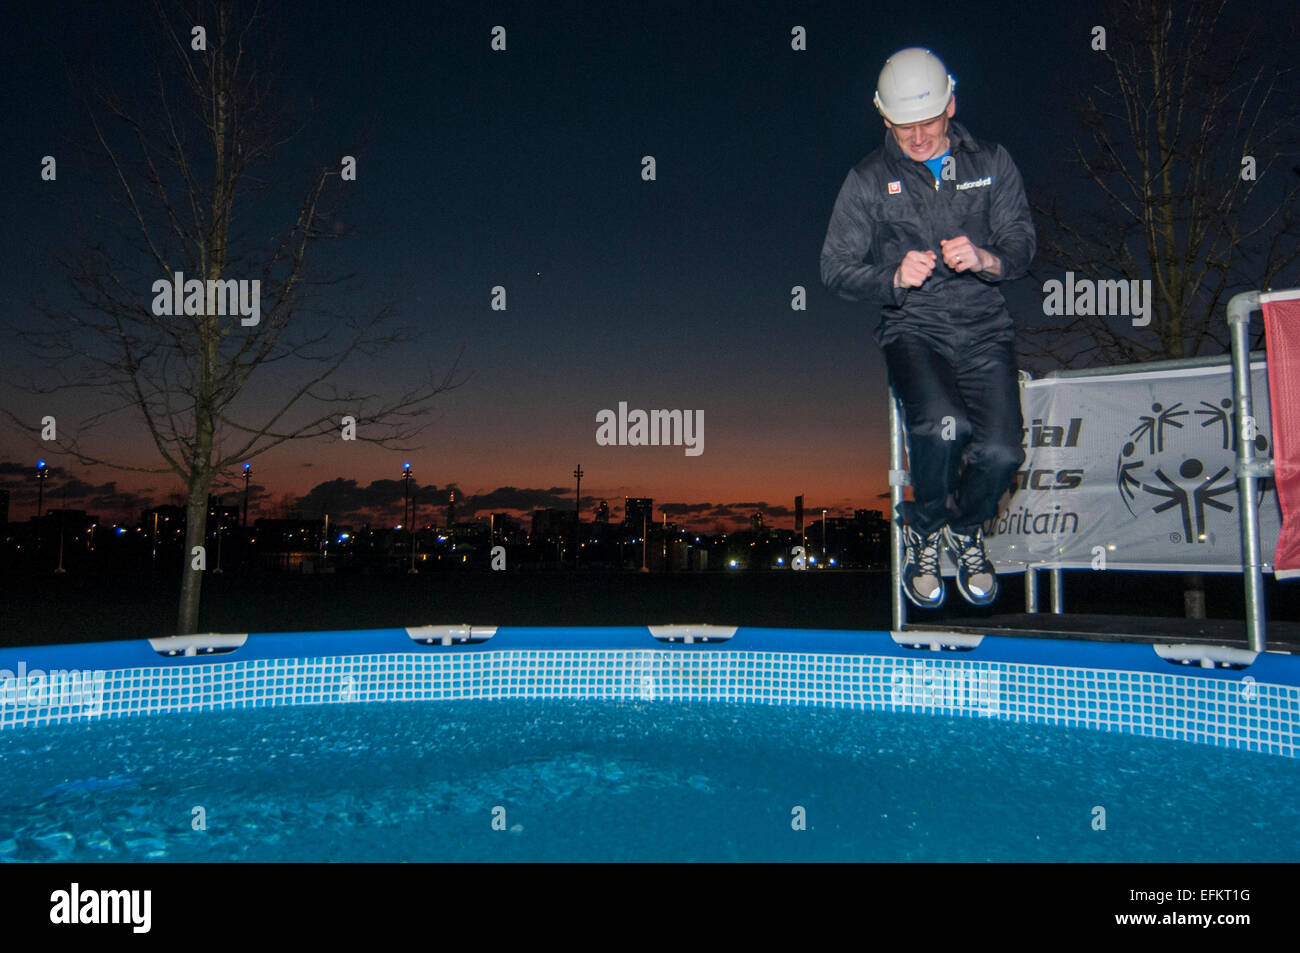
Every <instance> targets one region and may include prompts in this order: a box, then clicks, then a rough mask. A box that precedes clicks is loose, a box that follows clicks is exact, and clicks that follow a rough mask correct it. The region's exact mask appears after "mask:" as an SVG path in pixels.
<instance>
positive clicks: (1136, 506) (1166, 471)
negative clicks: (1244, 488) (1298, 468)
mask: <svg viewBox="0 0 1300 953" xmlns="http://www.w3.org/2000/svg"><path fill="white" fill-rule="evenodd" d="M1187 418H1193V419H1187ZM1196 418H1199V422H1200V428H1199V430H1197V429H1194V428H1193V426H1192V425H1194V424H1195V423H1196ZM1211 428H1213V429H1215V430H1217V436H1218V438H1219V440H1218V441H1217V442H1218V444H1219V446H1217V447H1216V446H1214V442H1213V441H1212V440H1209V439H1207V436H1205V435H1202V432H1203V431H1205V430H1207V429H1211ZM1128 436H1129V439H1128V440H1127V441H1126V442H1125V444H1124V446H1123V447H1122V448H1121V449H1120V452H1119V457H1118V459H1117V460H1116V462H1115V485H1116V487H1117V488H1118V489H1119V495H1120V499H1122V500H1123V501H1124V506H1125V507H1126V508H1127V509H1128V511H1129V512H1130V513H1131V514H1132V515H1133V516H1135V517H1136V516H1139V515H1141V514H1143V513H1145V512H1147V511H1148V510H1149V511H1150V512H1152V513H1164V512H1166V511H1167V510H1172V509H1177V510H1178V515H1179V516H1180V517H1181V518H1182V532H1181V533H1180V532H1170V534H1169V541H1170V542H1172V543H1178V542H1186V543H1204V542H1207V541H1208V534H1207V530H1206V526H1207V516H1208V514H1209V513H1210V511H1211V510H1218V511H1220V512H1223V513H1231V512H1232V510H1233V507H1232V504H1231V503H1230V502H1228V501H1227V500H1224V499H1220V497H1229V496H1230V495H1231V494H1233V493H1235V492H1236V491H1237V482H1236V477H1235V475H1234V473H1233V469H1234V465H1235V462H1236V453H1237V419H1236V415H1235V414H1234V413H1233V410H1232V399H1231V398H1228V397H1225V398H1223V399H1222V400H1220V401H1219V402H1218V403H1217V404H1214V403H1211V402H1210V401H1208V400H1203V401H1201V402H1200V404H1199V406H1198V407H1195V408H1192V409H1184V408H1183V405H1182V403H1181V402H1179V403H1176V404H1174V405H1172V406H1170V407H1166V406H1164V405H1163V404H1159V403H1153V404H1152V405H1151V413H1149V414H1142V415H1141V416H1139V417H1138V425H1137V426H1136V427H1134V428H1133V429H1132V430H1130V431H1129V435H1128ZM1254 439H1255V450H1256V452H1257V453H1261V454H1263V453H1267V451H1268V439H1267V438H1266V437H1264V436H1263V435H1262V434H1261V435H1256V436H1255V438H1254ZM1262 489H1263V487H1261V490H1262Z"/></svg>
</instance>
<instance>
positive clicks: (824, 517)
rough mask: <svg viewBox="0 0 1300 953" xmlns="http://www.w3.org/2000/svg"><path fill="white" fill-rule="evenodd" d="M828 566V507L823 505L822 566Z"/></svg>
mask: <svg viewBox="0 0 1300 953" xmlns="http://www.w3.org/2000/svg"><path fill="white" fill-rule="evenodd" d="M825 566H826V507H822V567H823V568H824V567H825Z"/></svg>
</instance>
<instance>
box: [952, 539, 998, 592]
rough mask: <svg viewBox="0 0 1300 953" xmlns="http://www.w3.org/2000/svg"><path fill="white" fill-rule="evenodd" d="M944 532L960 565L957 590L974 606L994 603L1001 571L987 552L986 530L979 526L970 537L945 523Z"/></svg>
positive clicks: (953, 555)
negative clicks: (985, 548) (985, 546)
mask: <svg viewBox="0 0 1300 953" xmlns="http://www.w3.org/2000/svg"><path fill="white" fill-rule="evenodd" d="M943 535H944V541H945V542H946V543H947V544H948V552H949V553H950V554H951V555H952V558H953V561H954V562H955V563H956V564H957V591H958V592H960V593H961V594H962V597H963V598H964V599H965V600H966V601H967V602H969V603H970V604H971V605H974V606H987V605H991V604H992V603H993V600H994V599H996V598H997V597H998V574H997V572H996V571H995V570H994V568H993V563H992V562H990V561H989V556H988V553H986V552H985V551H984V531H983V530H982V529H978V528H977V529H976V530H975V532H974V534H972V535H970V536H967V535H964V534H962V533H956V532H953V529H952V527H951V526H945V527H944V528H943Z"/></svg>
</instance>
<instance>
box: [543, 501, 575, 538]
mask: <svg viewBox="0 0 1300 953" xmlns="http://www.w3.org/2000/svg"><path fill="white" fill-rule="evenodd" d="M577 521H578V514H577V513H575V512H573V510H557V509H554V508H547V509H544V510H534V511H533V538H534V539H545V538H547V537H548V536H562V535H565V534H569V535H571V534H572V533H573V530H574V528H575V525H576V524H577Z"/></svg>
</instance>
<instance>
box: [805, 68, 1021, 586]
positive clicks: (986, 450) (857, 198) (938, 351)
mask: <svg viewBox="0 0 1300 953" xmlns="http://www.w3.org/2000/svg"><path fill="white" fill-rule="evenodd" d="M956 85H957V81H956V80H955V79H953V78H952V77H951V76H950V75H948V71H947V69H946V68H945V67H944V65H943V63H942V62H941V61H940V60H939V58H938V57H937V56H935V55H934V54H933V53H931V52H930V51H929V50H926V49H921V48H919V47H909V48H908V49H904V50H899V51H898V52H897V53H895V54H894V55H893V56H891V57H890V58H889V59H888V60H887V61H886V62H885V66H884V69H882V70H881V71H880V78H879V80H878V82H877V84H876V95H875V105H876V108H877V109H878V110H879V111H880V114H881V116H883V117H884V122H885V128H886V130H888V132H887V133H886V135H885V144H884V146H883V147H882V148H880V149H877V150H876V151H875V152H873V153H872V154H871V155H869V156H867V157H866V158H865V159H863V160H862V161H861V162H859V163H858V164H857V165H856V166H855V167H854V168H853V169H852V170H851V171H850V172H849V174H848V177H847V178H846V179H845V180H844V185H843V186H842V187H841V188H840V193H839V196H838V198H836V200H835V210H834V212H833V213H832V214H831V221H830V226H829V227H828V228H827V230H826V241H825V244H824V245H823V246H822V255H821V276H822V282H823V283H824V284H825V285H826V287H827V289H829V290H830V291H831V292H833V293H835V294H837V295H839V296H840V297H841V298H844V299H846V300H849V301H867V302H871V303H874V304H878V305H880V309H881V318H880V324H879V325H878V326H877V328H876V332H875V338H876V342H877V343H878V344H879V345H880V347H881V349H882V350H883V352H884V355H885V365H886V367H887V368H888V370H889V382H890V385H891V386H892V387H893V389H894V393H895V394H897V395H898V398H899V400H900V401H901V402H902V405H903V419H904V422H905V424H906V430H907V458H908V466H909V468H910V470H911V476H912V497H913V498H912V499H911V500H909V501H906V502H904V503H902V504H900V505H899V512H898V514H897V516H898V517H899V519H900V520H901V521H902V523H903V539H904V542H905V544H906V549H907V552H906V560H905V563H904V566H903V592H904V593H905V594H906V595H907V597H908V598H909V599H910V600H911V601H912V602H914V603H915V604H916V605H918V606H920V607H922V608H927V609H933V608H938V607H939V606H940V605H942V604H943V599H944V583H943V576H942V575H941V574H940V566H939V560H940V550H941V549H943V548H947V549H948V551H949V553H950V554H951V556H952V558H953V559H954V561H955V563H956V569H957V588H958V590H959V591H960V592H961V594H962V595H963V596H964V597H965V598H966V599H967V600H968V601H969V602H971V603H973V604H975V605H988V604H990V603H991V602H993V600H994V599H995V598H996V597H997V589H998V577H997V573H996V571H995V569H994V567H993V564H992V563H991V562H990V561H989V558H988V554H987V553H986V552H985V551H984V535H983V532H982V530H981V528H980V526H981V524H982V523H983V522H984V521H986V520H988V519H991V518H992V517H993V516H995V515H996V514H997V509H998V502H999V500H1000V499H1001V497H1002V494H1003V493H1004V492H1005V491H1006V490H1007V489H1008V487H1009V486H1010V484H1011V478H1012V476H1013V475H1014V474H1015V472H1016V470H1017V469H1019V467H1020V465H1021V464H1022V463H1023V462H1024V460H1025V453H1024V450H1023V449H1022V448H1021V445H1020V441H1021V428H1022V427H1023V420H1022V418H1021V414H1020V392H1019V386H1018V375H1017V372H1016V356H1015V346H1014V327H1013V323H1012V319H1011V314H1010V312H1008V311H1007V306H1006V301H1005V299H1004V298H1003V297H1002V293H1001V292H1000V291H999V290H998V287H997V286H998V283H999V282H1002V281H1008V280H1010V279H1013V278H1019V277H1021V276H1023V275H1024V274H1025V273H1026V272H1027V271H1028V269H1029V262H1030V261H1031V260H1032V259H1033V257H1034V251H1035V249H1036V244H1035V236H1034V226H1033V222H1032V220H1031V219H1030V215H1029V204H1028V203H1027V202H1026V201H1025V192H1024V186H1023V185H1022V183H1021V179H1020V173H1019V171H1017V169H1016V166H1015V164H1014V163H1013V162H1012V161H1011V156H1010V155H1008V154H1007V151H1006V150H1005V149H1003V148H1002V147H1001V146H999V145H996V144H994V143H990V142H984V141H982V140H977V139H973V138H972V137H971V136H970V134H969V133H968V132H967V131H966V130H965V129H964V128H963V127H962V126H961V125H960V124H958V123H956V122H953V121H952V117H953V114H954V113H955V112H956V111H957V100H956V97H955V96H954V94H953V90H954V89H955V88H956ZM963 464H964V467H963Z"/></svg>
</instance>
